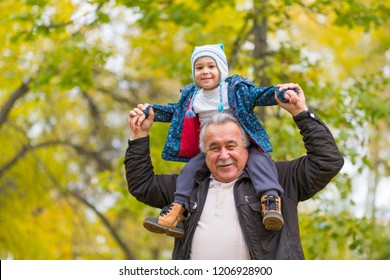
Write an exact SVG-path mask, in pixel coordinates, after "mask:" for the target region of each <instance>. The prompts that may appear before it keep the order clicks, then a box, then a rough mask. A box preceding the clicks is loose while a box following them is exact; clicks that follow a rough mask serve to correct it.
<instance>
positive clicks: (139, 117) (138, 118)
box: [127, 103, 154, 140]
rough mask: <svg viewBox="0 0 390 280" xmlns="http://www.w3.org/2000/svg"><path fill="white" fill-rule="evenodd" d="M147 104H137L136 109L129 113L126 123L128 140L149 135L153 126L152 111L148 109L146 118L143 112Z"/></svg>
mask: <svg viewBox="0 0 390 280" xmlns="http://www.w3.org/2000/svg"><path fill="white" fill-rule="evenodd" d="M147 106H149V104H147V103H145V104H138V106H137V107H136V108H134V109H133V110H130V111H129V114H128V117H127V121H128V123H129V127H130V131H131V136H130V140H134V139H137V138H142V137H146V136H148V135H149V130H150V128H151V127H152V125H153V120H154V111H153V108H152V107H150V108H149V116H148V118H146V115H145V113H144V112H143V111H144V110H145V109H146V107H147Z"/></svg>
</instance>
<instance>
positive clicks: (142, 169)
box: [124, 137, 177, 208]
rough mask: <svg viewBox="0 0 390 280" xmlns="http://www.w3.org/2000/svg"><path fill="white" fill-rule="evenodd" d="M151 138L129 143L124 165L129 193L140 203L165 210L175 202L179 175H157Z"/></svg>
mask: <svg viewBox="0 0 390 280" xmlns="http://www.w3.org/2000/svg"><path fill="white" fill-rule="evenodd" d="M149 141H150V140H149V137H144V138H138V139H135V140H133V141H128V148H127V150H126V154H125V159H124V165H125V170H126V180H127V186H128V190H129V192H130V193H131V194H132V195H133V196H134V197H135V198H136V199H137V200H138V201H140V202H143V203H145V204H147V205H149V206H152V207H157V208H163V207H164V206H166V205H170V204H171V203H172V202H173V198H174V196H173V193H174V192H175V189H176V179H177V174H173V175H157V174H155V173H154V168H153V164H152V161H151V158H150V148H149Z"/></svg>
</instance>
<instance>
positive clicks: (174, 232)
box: [144, 221, 184, 238]
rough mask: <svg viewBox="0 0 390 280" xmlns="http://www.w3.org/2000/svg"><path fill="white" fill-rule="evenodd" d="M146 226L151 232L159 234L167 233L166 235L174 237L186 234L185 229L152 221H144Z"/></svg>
mask: <svg viewBox="0 0 390 280" xmlns="http://www.w3.org/2000/svg"><path fill="white" fill-rule="evenodd" d="M144 228H146V229H147V230H148V231H150V232H153V233H158V234H163V233H165V234H166V235H168V236H170V237H174V238H182V237H183V236H184V230H181V229H177V228H172V227H167V226H163V225H160V224H155V223H153V222H151V221H144Z"/></svg>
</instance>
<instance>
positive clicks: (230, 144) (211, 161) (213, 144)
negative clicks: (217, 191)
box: [205, 122, 248, 183]
mask: <svg viewBox="0 0 390 280" xmlns="http://www.w3.org/2000/svg"><path fill="white" fill-rule="evenodd" d="M205 148H206V165H207V167H208V168H209V169H210V171H211V174H213V176H214V177H215V179H217V180H218V181H221V182H225V183H226V182H231V181H233V180H234V179H236V178H238V177H239V176H240V174H241V172H242V171H243V170H244V168H245V166H246V163H247V161H248V150H247V148H245V147H244V142H243V140H242V137H241V133H240V129H239V127H238V125H237V124H236V123H233V122H228V123H225V124H222V125H209V126H208V127H207V129H206V132H205Z"/></svg>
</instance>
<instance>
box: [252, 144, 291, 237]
mask: <svg viewBox="0 0 390 280" xmlns="http://www.w3.org/2000/svg"><path fill="white" fill-rule="evenodd" d="M247 168H248V170H249V173H250V177H251V180H252V182H253V185H254V188H255V190H256V193H257V194H258V195H259V196H260V203H261V209H262V214H263V224H264V226H265V229H266V230H280V229H281V228H282V226H283V224H284V219H283V215H282V205H281V200H280V197H281V196H282V195H283V188H282V186H281V185H280V184H279V181H278V173H277V170H276V167H275V163H274V162H273V161H272V159H271V156H270V155H269V154H267V153H262V152H260V151H259V150H258V149H257V147H256V146H255V145H251V147H250V148H249V158H248V163H247Z"/></svg>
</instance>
